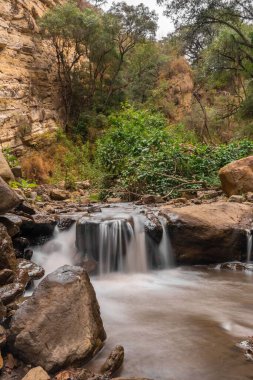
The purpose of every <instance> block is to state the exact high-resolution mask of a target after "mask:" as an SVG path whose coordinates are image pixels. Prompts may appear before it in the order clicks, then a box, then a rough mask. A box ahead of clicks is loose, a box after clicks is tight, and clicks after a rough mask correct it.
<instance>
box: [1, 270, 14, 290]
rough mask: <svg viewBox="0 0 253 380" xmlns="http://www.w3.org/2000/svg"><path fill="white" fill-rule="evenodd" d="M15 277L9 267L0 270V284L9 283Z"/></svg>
mask: <svg viewBox="0 0 253 380" xmlns="http://www.w3.org/2000/svg"><path fill="white" fill-rule="evenodd" d="M14 279H15V273H14V272H13V271H12V270H11V269H3V270H1V271H0V286H2V285H7V284H11V283H12V282H13V281H14Z"/></svg>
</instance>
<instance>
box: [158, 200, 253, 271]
mask: <svg viewBox="0 0 253 380" xmlns="http://www.w3.org/2000/svg"><path fill="white" fill-rule="evenodd" d="M161 210H162V214H163V215H164V216H165V217H166V218H167V220H168V226H169V232H170V238H171V243H172V248H173V249H174V253H175V256H176V260H177V262H178V263H180V264H189V265H191V264H215V263H222V262H226V261H244V260H245V259H246V252H247V238H246V234H245V229H247V228H250V225H251V223H252V207H251V206H248V205H245V204H239V203H228V202H217V203H211V204H202V205H199V206H196V205H192V206H187V207H183V208H180V209H173V208H171V209H170V208H169V207H164V208H162V209H161Z"/></svg>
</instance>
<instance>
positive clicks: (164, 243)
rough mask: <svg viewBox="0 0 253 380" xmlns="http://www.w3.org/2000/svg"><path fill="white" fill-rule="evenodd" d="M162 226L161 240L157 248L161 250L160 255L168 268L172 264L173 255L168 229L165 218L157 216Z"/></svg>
mask: <svg viewBox="0 0 253 380" xmlns="http://www.w3.org/2000/svg"><path fill="white" fill-rule="evenodd" d="M159 220H160V222H161V225H162V228H163V235H162V240H161V243H160V245H159V249H160V252H161V256H162V258H163V260H164V263H165V267H166V268H169V267H171V266H173V264H174V255H173V249H172V245H171V243H170V237H169V231H168V228H167V222H166V219H165V218H162V217H161V218H159Z"/></svg>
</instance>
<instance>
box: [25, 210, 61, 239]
mask: <svg viewBox="0 0 253 380" xmlns="http://www.w3.org/2000/svg"><path fill="white" fill-rule="evenodd" d="M56 224H57V222H56V220H55V218H54V217H50V216H48V215H45V214H36V215H33V216H32V220H30V219H28V220H25V221H23V224H22V226H21V228H20V229H21V234H22V236H25V237H28V239H29V240H30V241H31V242H32V243H33V244H36V243H38V241H37V240H36V239H37V238H40V237H51V236H52V235H53V233H54V229H55V226H56Z"/></svg>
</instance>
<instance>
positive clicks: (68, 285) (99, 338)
mask: <svg viewBox="0 0 253 380" xmlns="http://www.w3.org/2000/svg"><path fill="white" fill-rule="evenodd" d="M105 339H106V334H105V331H104V328H103V323H102V320H101V317H100V309H99V305H98V303H97V300H96V294H95V291H94V289H93V287H92V285H91V283H90V280H89V276H88V275H87V273H86V272H85V271H84V269H82V268H80V267H71V266H64V267H61V268H59V269H58V270H56V271H55V272H53V273H52V274H50V275H48V276H47V277H46V278H45V279H44V280H43V281H42V282H41V283H40V284H39V286H38V288H37V289H36V290H35V291H34V293H33V295H32V296H31V297H30V298H29V299H28V300H27V301H25V302H24V303H23V304H22V305H21V306H20V308H19V309H18V311H17V312H16V314H15V316H14V318H13V320H12V325H11V330H10V341H9V344H10V347H11V349H12V350H13V352H14V353H15V354H16V355H17V356H18V357H20V358H21V359H22V360H23V361H25V362H27V363H30V364H32V365H34V366H41V367H43V368H44V369H45V370H46V371H47V372H52V371H53V372H54V371H56V370H58V369H61V368H64V367H65V366H68V365H72V364H74V363H78V362H82V363H84V362H85V361H86V360H88V359H90V358H91V357H92V356H93V355H94V354H95V353H96V352H97V351H98V350H99V349H100V348H101V347H102V345H103V341H104V340H105Z"/></svg>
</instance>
